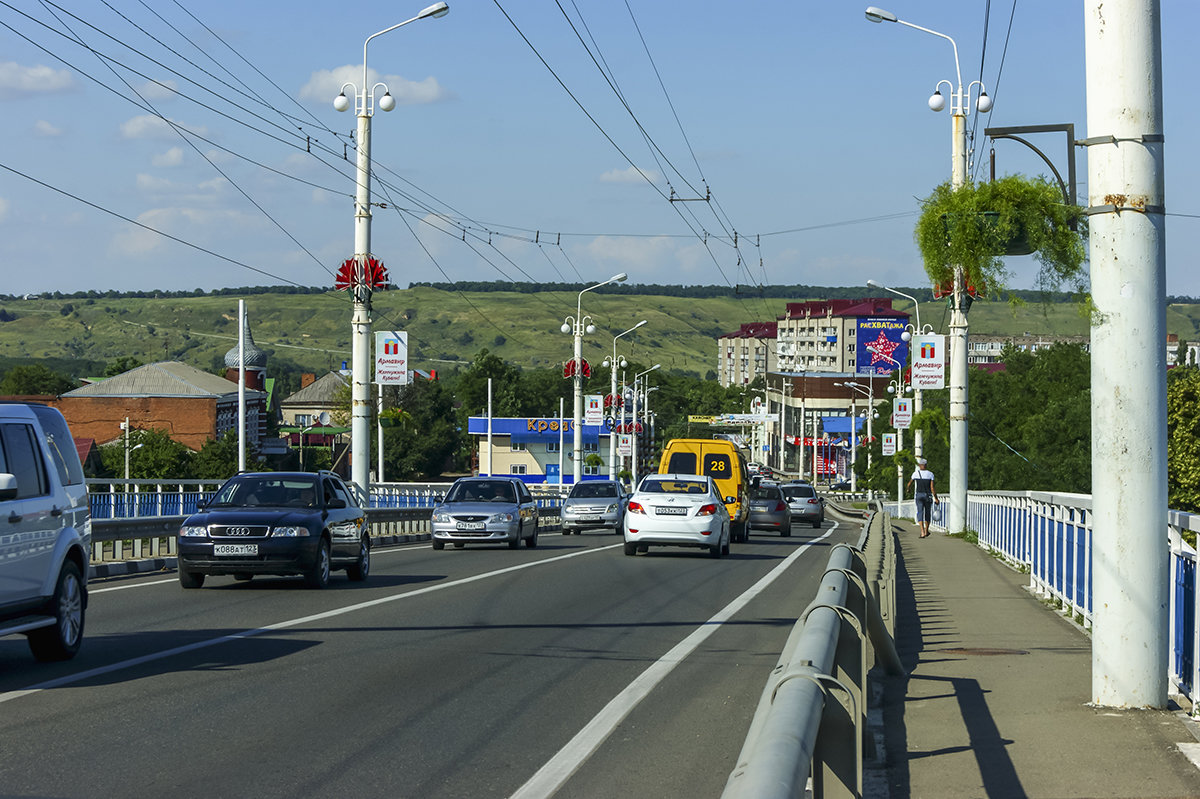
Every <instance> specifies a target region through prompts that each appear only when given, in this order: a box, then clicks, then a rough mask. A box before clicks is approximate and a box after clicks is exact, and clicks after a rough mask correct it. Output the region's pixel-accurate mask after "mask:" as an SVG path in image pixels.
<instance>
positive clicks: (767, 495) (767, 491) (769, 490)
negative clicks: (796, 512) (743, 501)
mask: <svg viewBox="0 0 1200 799" xmlns="http://www.w3.org/2000/svg"><path fill="white" fill-rule="evenodd" d="M751 499H779V486H759V487H758V488H756V489H754V493H753V494H751Z"/></svg>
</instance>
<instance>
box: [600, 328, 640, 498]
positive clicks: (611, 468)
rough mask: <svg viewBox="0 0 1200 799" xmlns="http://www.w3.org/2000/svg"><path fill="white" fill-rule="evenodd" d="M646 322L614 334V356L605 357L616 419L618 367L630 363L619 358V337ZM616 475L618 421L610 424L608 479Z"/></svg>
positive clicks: (609, 394) (609, 393) (612, 413)
mask: <svg viewBox="0 0 1200 799" xmlns="http://www.w3.org/2000/svg"><path fill="white" fill-rule="evenodd" d="M644 324H646V320H645V319H643V320H642V321H640V322H638V323H637V324H636V325H634V326H633V327H631V328H629V329H628V330H626V331H624V332H622V333H618V334H617V335H615V336H613V354H612V358H611V359H609V358H605V359H604V363H603V364H602V365H603V366H607V367H609V368H610V370H611V377H610V379H609V392H608V396H609V397H610V398H611V400H612V404H611V405H610V406H609V412H610V416H611V418H613V419H615V418H616V415H617V402H618V400H617V369H618V368H621V369H624V368H625V367H626V366H627V365H628V364H627V363H626V361H625V359H624V358H617V339H619V338H620V337H621V336H623V335H625V334H626V333H632V332H633V331H635V330H637V329H638V328H639V327H641V326H642V325H644ZM616 477H617V430H616V423H615V422H613V424H612V425H610V427H609V431H608V479H609V480H615V479H616Z"/></svg>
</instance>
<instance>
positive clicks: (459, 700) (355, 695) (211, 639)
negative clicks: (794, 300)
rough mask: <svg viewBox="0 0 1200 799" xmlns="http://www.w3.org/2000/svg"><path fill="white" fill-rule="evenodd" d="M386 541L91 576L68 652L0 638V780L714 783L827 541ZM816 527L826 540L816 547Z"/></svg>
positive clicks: (273, 786) (728, 761)
mask: <svg viewBox="0 0 1200 799" xmlns="http://www.w3.org/2000/svg"><path fill="white" fill-rule="evenodd" d="M859 528H860V525H857V524H842V525H841V526H840V527H838V526H837V525H836V524H835V523H834V522H833V521H832V520H831V521H827V522H826V524H825V527H824V529H821V530H812V529H809V528H799V527H797V528H796V533H795V534H793V536H792V537H791V538H786V539H785V538H780V537H777V536H774V535H766V534H757V535H755V536H754V537H753V539H752V540H751V542H750V543H748V544H734V545H733V551H732V554H731V555H730V556H729V557H726V558H723V559H712V558H710V557H708V556H707V554H701V553H700V552H699V551H698V550H681V549H680V550H676V549H651V551H650V553H649V554H647V555H639V556H637V557H626V556H624V555H623V554H622V551H621V548H620V540H621V539H620V537H618V536H613V535H606V534H602V533H598V532H597V533H590V534H585V535H582V536H560V535H556V534H551V535H543V536H541V537H540V542H539V543H540V545H539V547H538V548H537V549H535V550H529V549H526V548H524V547H522V548H521V549H519V550H509V549H507V548H505V547H503V546H501V547H496V548H491V547H478V548H471V547H468V548H466V549H461V550H459V549H447V550H445V551H441V552H435V551H433V550H432V549H431V548H430V547H429V545H428V544H422V545H409V546H405V547H399V548H392V549H380V550H376V551H375V553H374V558H373V563H372V574H371V577H370V579H369V580H368V581H367V582H366V583H361V584H360V583H350V582H349V581H348V580H347V579H346V578H345V576H344V574H343V573H338V574H335V576H334V578H333V580H332V581H331V583H330V587H329V588H328V589H326V590H324V591H311V590H307V589H305V588H304V587H303V583H302V582H301V581H300V580H297V579H290V578H268V577H263V578H256V579H255V580H254V581H253V582H249V583H245V582H236V581H234V580H233V579H232V578H211V577H210V578H209V579H208V581H207V582H206V584H205V587H204V588H203V589H201V590H196V591H183V590H182V589H180V587H179V584H178V582H177V580H176V579H175V575H174V573H173V572H164V573H161V574H154V575H145V576H141V577H137V578H122V579H109V580H101V581H95V582H93V583H92V585H91V590H92V597H91V605H90V608H89V611H88V617H87V630H86V638H85V641H84V646H83V650H82V651H81V653H80V654H79V656H78V657H77V658H76V659H75V660H73V661H71V662H70V663H66V664H51V665H45V664H37V663H36V662H35V661H34V660H33V659H32V657H31V656H30V655H29V651H28V648H27V647H26V645H25V642H24V640H23V639H22V638H19V637H17V638H5V639H0V753H2V755H0V794H3V795H5V796H38V797H50V796H53V797H97V796H110V797H143V796H145V797H161V796H166V795H171V796H173V797H190V796H203V797H209V798H211V797H243V796H254V797H260V798H262V799H265V798H267V797H297V796H339V797H341V796H354V797H363V798H365V797H376V796H379V797H391V798H394V797H422V798H423V799H424V798H427V797H491V796H496V797H510V796H512V797H542V796H549V795H556V796H559V797H630V796H655V797H705V796H711V797H715V796H719V795H720V793H721V791H722V789H723V788H724V785H725V781H726V779H727V778H728V776H729V772H730V771H731V770H732V768H733V766H734V762H735V759H736V757H737V754H738V751H739V750H740V748H741V745H742V741H743V740H744V738H745V735H746V730H747V728H748V727H749V724H750V719H751V716H752V715H753V712H754V708H755V706H756V704H757V702H758V698H759V695H760V693H761V691H762V688H763V685H764V684H765V682H766V679H767V675H768V673H769V672H770V670H771V669H772V667H773V666H774V665H775V662H776V659H777V656H778V653H779V651H780V650H781V649H782V648H783V645H784V642H785V640H786V638H787V635H788V633H789V631H790V630H791V628H792V625H793V624H794V623H795V620H796V618H797V617H798V616H799V614H800V613H801V612H802V611H803V610H804V608H805V607H806V606H807V604H808V603H809V602H810V601H811V600H812V597H813V594H814V592H815V590H816V585H817V582H818V581H819V579H820V575H821V573H822V572H823V570H824V568H825V564H826V561H827V560H828V557H829V546H830V545H831V544H833V543H836V542H839V541H856V540H857V539H858V536H859V535H860V532H861V530H860V529H859ZM817 536H820V537H819V538H817Z"/></svg>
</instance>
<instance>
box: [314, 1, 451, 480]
mask: <svg viewBox="0 0 1200 799" xmlns="http://www.w3.org/2000/svg"><path fill="white" fill-rule="evenodd" d="M449 11H450V6H448V5H446V4H445V3H434V4H433V5H431V6H429V7H427V8H425V9H424V10H422V11H421V13H419V14H417V15H416V16H415V17H413V18H412V19H406V20H404V22H400V23H398V24H396V25H393V26H391V27H390V28H384V29H383V30H381V31H379V32H378V33H373V34H371V35H370V36H368V37H367V38H366V41H364V42H363V69H362V84H361V85H360V86H355V85H354V84H353V83H344V84H342V90H341V93H339V94H338V96H337V97H335V98H334V99H333V107H334V108H336V109H337V110H338V111H346V110H348V109H349V108H350V98H348V97H347V96H346V89H347V87H349V88H350V89H351V91H352V92H353V93H354V112H355V114H357V115H358V169H357V177H356V180H357V184H358V188H357V192H356V193H355V197H354V263H355V266H354V268H353V270H352V271H353V276H352V279H350V280H349V281H348V283H349V286H350V290H351V291H352V292H353V294H354V311H353V316H352V318H351V322H350V329H351V331H352V333H351V371H350V388H351V390H350V397H351V403H350V472H351V480H352V481H353V482H354V484H355V486H356V487H357V490H358V491H359V492H360V499H361V501H364V502H365V501H366V498H367V496H368V493H369V492H368V488H369V485H368V484H369V482H370V474H371V472H370V469H371V464H370V457H371V455H370V452H371V429H370V418H369V417H370V410H371V386H370V374H369V370H368V361H369V359H370V352H371V288H372V284H373V276H372V275H369V274H368V269H367V262H368V261H369V260H371V117H372V115H373V114H374V113H375V105H376V103H375V90H376V89H378V88H380V87H382V88H383V92H384V93H383V96H382V97H380V98H379V103H378V105H379V108H380V109H382V110H384V111H391V110H392V109H393V108H395V107H396V98H394V97H392V95H391V93H390V92H389V91H388V87H387V84H384V83H376V84H375V85H374V86H369V85H368V83H367V45H369V44H370V43H371V40H372V39H374V38H375V37H376V36H382V35H383V34H385V33H388V32H390V31H394V30H396V28H401V27H403V26H405V25H407V24H408V23H410V22H416V21H417V20H419V19H426V18H427V17H444V16H445V15H446V14H447V13H449Z"/></svg>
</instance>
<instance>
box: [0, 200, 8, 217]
mask: <svg viewBox="0 0 1200 799" xmlns="http://www.w3.org/2000/svg"><path fill="white" fill-rule="evenodd" d="M8 209H9V204H8V200H6V199H4V198H3V197H0V222H3V221H4V220H5V219H6V218H7V217H8Z"/></svg>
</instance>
